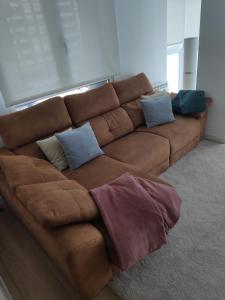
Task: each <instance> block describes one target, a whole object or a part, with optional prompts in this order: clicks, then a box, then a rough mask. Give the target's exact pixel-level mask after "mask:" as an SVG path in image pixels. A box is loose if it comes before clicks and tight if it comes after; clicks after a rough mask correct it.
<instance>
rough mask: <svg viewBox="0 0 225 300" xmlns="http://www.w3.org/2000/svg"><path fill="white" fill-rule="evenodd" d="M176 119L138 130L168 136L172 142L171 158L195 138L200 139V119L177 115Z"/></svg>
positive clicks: (138, 130) (138, 129)
mask: <svg viewBox="0 0 225 300" xmlns="http://www.w3.org/2000/svg"><path fill="white" fill-rule="evenodd" d="M175 118H176V121H175V122H173V123H168V124H164V125H160V126H156V127H153V128H147V127H146V126H143V127H139V128H137V132H145V133H151V134H155V135H158V136H161V137H164V138H167V139H168V140H169V142H170V148H171V160H173V155H174V154H175V153H176V152H177V151H179V150H180V149H182V148H184V147H185V146H186V145H187V144H189V143H190V142H192V141H193V140H195V139H198V138H199V139H200V134H201V124H200V121H199V120H197V119H195V118H192V117H183V116H178V115H175Z"/></svg>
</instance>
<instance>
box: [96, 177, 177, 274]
mask: <svg viewBox="0 0 225 300" xmlns="http://www.w3.org/2000/svg"><path fill="white" fill-rule="evenodd" d="M91 194H92V196H93V198H94V200H95V203H96V205H97V206H98V208H99V211H100V214H101V216H102V219H103V222H104V224H105V227H106V230H107V232H108V235H109V238H110V241H111V242H112V246H113V251H114V252H115V253H114V255H113V256H114V257H115V256H116V262H114V263H115V264H117V265H118V267H119V268H120V269H121V270H127V269H128V268H130V267H131V266H132V265H134V264H135V263H137V262H138V261H139V260H140V259H141V258H143V257H144V256H145V255H147V254H149V253H151V252H152V251H154V250H157V249H159V248H160V247H161V246H162V245H163V244H165V243H166V234H167V233H168V231H169V229H171V228H172V227H173V226H174V225H175V223H176V222H177V220H178V219H179V215H180V205H181V199H180V197H179V196H178V194H177V193H176V191H175V189H174V188H173V187H171V186H169V185H166V184H162V183H158V182H154V181H150V180H146V179H143V178H139V177H134V176H132V175H129V174H124V175H122V176H120V177H119V178H117V179H116V180H114V181H113V182H111V183H108V184H104V185H103V186H100V187H97V188H95V189H92V190H91Z"/></svg>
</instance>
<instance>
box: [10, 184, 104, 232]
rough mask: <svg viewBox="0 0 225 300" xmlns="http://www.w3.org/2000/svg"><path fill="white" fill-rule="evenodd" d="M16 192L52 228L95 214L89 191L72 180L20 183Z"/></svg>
mask: <svg viewBox="0 0 225 300" xmlns="http://www.w3.org/2000/svg"><path fill="white" fill-rule="evenodd" d="M16 195H17V197H18V198H19V199H20V202H21V203H22V204H23V205H24V206H25V207H26V209H27V210H28V211H29V212H30V213H31V214H32V215H33V216H34V218H35V219H36V220H37V221H38V222H39V223H41V224H42V225H46V226H51V227H55V226H60V225H66V224H69V223H73V222H81V221H89V220H92V219H94V218H96V217H98V210H97V207H96V206H95V203H94V201H93V199H92V198H91V196H90V194H89V192H88V191H87V190H86V189H85V188H84V187H83V186H81V185H80V184H79V183H77V182H76V181H74V180H68V179H66V180H61V181H54V182H47V183H36V184H31V185H22V186H19V187H18V188H17V189H16Z"/></svg>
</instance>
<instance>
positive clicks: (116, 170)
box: [63, 155, 133, 190]
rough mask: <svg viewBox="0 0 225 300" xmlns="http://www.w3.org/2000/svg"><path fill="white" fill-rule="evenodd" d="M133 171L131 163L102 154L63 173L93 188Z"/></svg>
mask: <svg viewBox="0 0 225 300" xmlns="http://www.w3.org/2000/svg"><path fill="white" fill-rule="evenodd" d="M126 172H131V173H132V172H133V168H131V167H130V166H129V165H127V164H125V163H122V162H119V161H117V160H115V159H112V158H110V157H107V156H106V155H102V156H99V157H97V158H96V159H94V160H92V161H89V162H88V163H86V164H84V165H83V166H81V167H80V168H79V169H77V170H70V169H67V170H65V171H63V174H64V175H65V176H66V177H67V178H68V179H72V180H76V181H77V182H79V183H80V184H81V185H83V186H84V187H85V188H87V189H88V190H89V189H92V188H95V187H97V186H100V185H102V184H105V183H107V182H109V181H111V180H113V179H115V178H117V177H119V176H120V175H122V174H123V173H126Z"/></svg>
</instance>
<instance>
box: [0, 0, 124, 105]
mask: <svg viewBox="0 0 225 300" xmlns="http://www.w3.org/2000/svg"><path fill="white" fill-rule="evenodd" d="M0 43H1V44H0V90H1V92H2V94H3V97H4V99H5V102H6V105H12V104H16V103H20V102H24V101H26V100H30V99H33V98H36V97H39V96H43V95H45V94H50V93H53V92H56V91H62V90H64V89H67V88H71V87H73V86H75V85H79V84H81V83H84V82H85V83H86V82H89V81H92V80H96V79H102V78H105V77H107V76H111V75H113V74H115V73H117V72H118V69H119V58H118V43H117V34H116V24H115V12H114V3H113V1H111V0H0Z"/></svg>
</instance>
